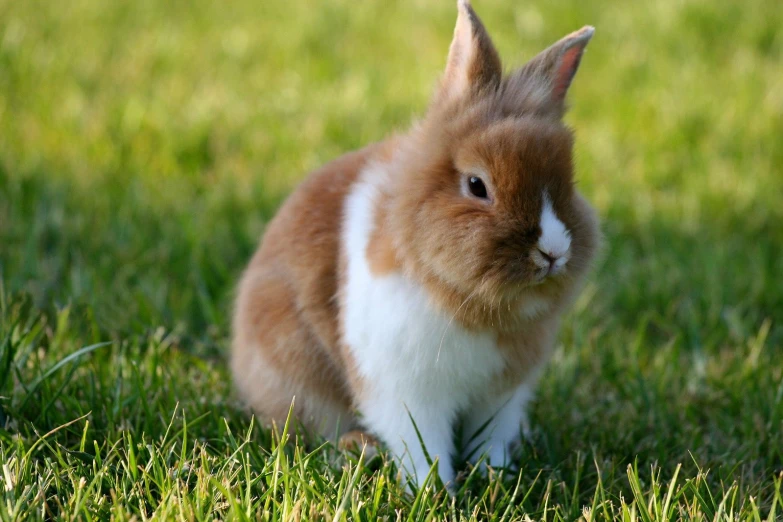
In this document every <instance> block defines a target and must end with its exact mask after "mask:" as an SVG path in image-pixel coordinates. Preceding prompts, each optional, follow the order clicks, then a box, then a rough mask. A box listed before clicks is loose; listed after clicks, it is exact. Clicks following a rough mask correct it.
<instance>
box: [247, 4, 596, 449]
mask: <svg viewBox="0 0 783 522" xmlns="http://www.w3.org/2000/svg"><path fill="white" fill-rule="evenodd" d="M460 6H461V13H460V18H459V20H458V22H457V28H456V30H455V38H454V42H453V43H452V45H451V49H450V55H449V60H448V63H447V67H446V73H445V74H444V78H443V81H442V83H441V87H440V88H439V89H438V91H437V94H436V97H435V99H434V100H433V103H432V104H431V107H430V110H429V112H428V113H427V115H426V116H425V118H424V119H423V120H422V122H421V123H420V124H419V125H417V126H416V127H415V128H414V129H412V130H411V131H410V132H409V133H408V134H406V135H404V136H401V137H398V138H395V139H393V140H389V141H386V142H382V143H380V144H376V145H371V146H369V147H367V148H365V149H362V150H360V151H357V152H352V153H349V154H347V155H345V156H343V157H341V158H339V159H337V160H335V161H333V162H332V163H329V164H328V165H326V166H325V167H323V168H321V169H320V170H318V171H316V172H314V173H313V174H312V175H311V176H310V177H309V178H308V179H307V180H306V181H305V182H304V183H302V185H301V186H300V187H299V188H298V189H297V190H296V191H295V192H294V193H293V194H292V195H291V197H290V198H289V199H288V201H287V202H286V203H285V204H284V205H283V207H282V208H281V209H280V211H279V212H278V214H277V216H276V217H275V219H274V220H273V221H272V222H271V223H270V225H269V227H268V229H267V231H266V234H265V237H264V239H263V242H262V244H261V246H260V248H259V250H258V252H256V254H255V256H254V257H253V260H252V261H251V263H250V266H249V267H248V269H247V270H246V272H245V274H244V276H243V277H242V281H241V282H240V286H239V294H238V298H237V301H236V311H235V316H234V342H233V352H232V369H233V372H234V376H235V379H236V383H237V386H238V388H239V391H240V393H241V394H242V395H243V397H245V399H246V400H247V401H248V402H249V403H250V406H251V407H252V408H253V409H254V410H255V411H256V412H257V413H258V414H259V415H260V416H262V418H263V419H264V420H266V421H277V422H278V423H280V422H283V421H284V419H285V416H286V414H287V412H288V407H289V406H290V402H291V398H292V396H293V395H296V397H297V399H296V410H295V412H296V415H297V417H298V418H300V419H301V420H303V421H305V422H306V423H307V424H309V425H310V426H311V427H314V428H316V429H319V430H321V432H323V433H325V434H332V433H333V432H334V430H335V429H337V423H338V421H339V423H340V428H341V429H348V428H350V427H351V426H353V425H354V423H355V419H354V416H353V414H352V407H353V405H354V404H355V402H354V401H355V398H356V397H358V396H360V394H361V393H362V382H361V378H360V377H359V376H358V374H357V372H356V370H355V368H354V363H353V361H352V359H351V356H350V351H349V350H348V348H347V347H346V346H344V343H342V341H341V333H340V321H339V317H340V311H341V302H342V300H343V299H344V297H343V296H342V294H341V292H340V288H341V286H342V283H341V281H342V280H343V278H344V267H345V263H346V260H345V252H343V251H342V249H341V242H340V238H341V236H340V234H341V227H342V224H341V223H342V221H341V220H342V217H343V212H344V201H345V199H346V196H347V195H348V194H349V192H350V191H351V189H352V188H353V186H354V185H355V183H356V182H357V179H358V178H359V176H360V173H361V172H362V170H363V169H364V167H366V166H367V165H368V164H369V163H370V162H372V163H383V164H384V165H385V168H386V170H387V171H388V172H389V180H390V181H389V182H388V183H385V184H380V185H379V189H380V190H381V197H380V198H379V201H378V207H377V209H376V210H377V211H376V214H375V222H374V224H373V230H372V234H371V238H370V242H369V244H368V247H367V253H366V256H367V259H368V262H369V264H370V267H371V271H372V272H373V273H374V274H375V275H378V276H380V275H385V274H389V273H394V272H398V273H401V274H403V275H404V276H406V277H408V278H410V279H412V280H414V281H416V282H418V283H419V284H420V285H422V286H423V287H424V288H425V289H426V290H427V292H428V293H429V295H430V296H431V299H432V302H433V304H434V305H435V306H438V307H440V308H441V309H442V310H443V312H444V313H446V314H448V315H449V316H452V317H454V319H455V321H457V323H458V324H460V325H462V326H463V327H465V328H468V329H471V330H481V331H491V332H494V333H495V334H496V335H497V339H498V345H499V347H500V348H501V349H502V350H503V351H504V354H505V356H506V361H507V368H506V370H505V371H504V373H503V375H502V376H499V377H500V378H499V379H498V389H499V391H503V390H505V389H508V388H509V387H512V386H515V385H517V384H518V383H519V382H521V381H522V380H523V379H524V378H525V377H526V376H527V375H528V374H529V372H531V371H533V369H535V368H537V367H539V366H540V364H541V362H542V361H544V360H545V359H546V358H547V356H548V354H549V351H550V349H551V346H552V344H553V342H554V339H555V335H556V331H557V327H558V322H559V317H560V315H561V313H562V311H563V310H564V308H565V307H566V306H567V305H568V304H569V303H570V301H571V300H572V298H573V297H574V296H575V294H576V291H577V290H578V286H579V283H580V282H581V280H582V279H583V278H584V274H585V272H586V270H587V268H588V266H589V262H590V260H591V259H592V257H593V255H594V252H595V250H596V247H597V243H598V241H599V231H598V224H597V219H596V217H595V215H594V213H593V211H592V210H591V209H590V207H589V206H588V205H587V203H586V202H585V201H584V200H583V199H582V198H581V196H580V195H579V194H578V193H577V192H576V190H575V188H574V181H573V165H572V147H573V137H572V134H571V132H570V130H569V129H567V128H566V127H565V125H564V124H563V123H562V122H561V116H562V114H563V112H564V110H565V107H564V99H565V93H566V90H567V89H568V86H569V85H570V82H571V79H572V78H573V75H574V73H575V71H576V67H577V66H578V64H579V60H580V59H581V56H582V51H583V50H584V46H585V45H586V43H587V41H588V40H589V38H590V36H591V35H592V30H589V29H583V30H582V31H578V32H576V33H573V34H571V35H569V36H567V37H566V38H564V39H563V40H561V41H560V42H558V43H556V44H555V45H553V46H552V47H550V48H548V49H547V50H545V51H544V52H542V53H541V54H540V55H538V56H537V57H536V58H534V59H533V60H531V62H529V63H528V64H527V65H526V66H525V67H523V68H522V69H520V70H519V71H516V72H513V73H512V74H511V75H509V76H507V77H505V78H504V77H503V76H502V68H501V63H500V59H499V58H498V56H497V52H496V51H495V49H494V46H493V45H492V42H491V40H490V39H489V36H488V34H487V33H486V30H485V29H484V26H483V25H482V24H481V22H480V20H479V19H478V16H477V15H476V14H475V12H474V11H473V10H472V8H470V6H469V5H467V3H466V2H461V4H460ZM477 169H478V170H480V171H481V172H483V173H484V175H485V176H486V177H485V181H486V183H487V189H488V191H489V195H490V197H489V200H488V201H484V200H479V199H477V198H472V197H468V196H466V195H465V193H464V192H463V187H464V183H465V180H466V176H467V175H470V174H473V173H475V172H474V171H476V170H477ZM379 183H380V182H379ZM544 191H546V192H547V193H548V194H549V197H550V198H551V201H552V204H553V207H554V209H555V211H556V214H557V215H558V217H559V218H560V219H561V220H562V221H563V222H564V224H565V225H566V227H567V228H568V229H569V230H570V232H571V236H572V241H571V259H570V261H569V262H568V264H567V265H566V269H565V270H564V272H563V273H561V274H558V275H556V276H553V277H549V278H547V279H545V280H544V281H543V282H537V281H536V280H535V275H536V270H537V267H536V265H535V264H534V262H533V260H532V258H531V255H532V252H533V251H534V250H535V249H536V243H537V241H538V239H539V237H540V235H541V229H540V227H539V217H540V215H541V209H542V205H543V199H542V193H543V192H544ZM542 302H543V303H545V306H544V307H543V308H542V309H541V310H540V311H537V310H533V309H532V308H531V311H530V312H529V313H521V310H523V309H524V308H525V307H526V306H527V307H533V306H534V305H536V304H537V303H542ZM338 418H339V419H338ZM330 430H332V431H331V432H330Z"/></svg>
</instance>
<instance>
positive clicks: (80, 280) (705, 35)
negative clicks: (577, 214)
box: [0, 0, 783, 521]
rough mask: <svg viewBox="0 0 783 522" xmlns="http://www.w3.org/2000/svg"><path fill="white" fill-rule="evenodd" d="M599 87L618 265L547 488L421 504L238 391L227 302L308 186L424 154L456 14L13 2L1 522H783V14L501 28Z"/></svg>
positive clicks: (574, 355)
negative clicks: (578, 39)
mask: <svg viewBox="0 0 783 522" xmlns="http://www.w3.org/2000/svg"><path fill="white" fill-rule="evenodd" d="M475 3H476V4H477V5H476V8H477V10H478V11H479V12H480V14H482V16H483V17H484V20H485V23H486V24H487V26H488V27H489V28H490V31H491V32H492V34H493V35H494V37H495V39H496V43H497V44H498V47H499V48H500V50H501V54H502V56H504V57H505V58H506V60H507V63H508V64H509V65H518V64H521V63H523V62H524V60H525V59H526V58H528V57H530V56H531V55H532V54H533V53H534V52H536V51H537V50H539V49H541V48H543V47H544V46H545V45H548V44H549V43H551V42H552V41H554V40H555V39H557V38H559V37H560V36H561V35H563V34H565V33H567V32H569V31H571V30H573V29H576V28H578V27H580V26H581V25H584V24H587V23H590V24H593V25H595V26H596V27H597V33H596V37H595V39H594V40H593V41H592V43H591V44H590V48H589V51H588V53H587V54H586V56H585V59H584V60H583V62H582V69H581V71H580V73H579V75H578V77H577V79H576V80H575V83H574V87H573V89H572V91H573V92H572V96H571V101H572V106H573V110H572V111H571V113H570V114H569V116H568V120H569V122H570V123H571V124H572V125H573V126H574V127H575V128H576V130H577V140H578V144H577V162H578V169H579V178H580V185H581V187H582V189H583V190H584V192H585V193H586V194H587V195H588V197H589V198H590V199H591V200H592V201H593V202H594V203H595V205H596V207H597V208H598V209H599V211H600V214H601V216H602V217H603V220H604V230H605V232H606V235H607V245H606V248H605V250H604V252H603V257H602V259H601V261H600V262H599V264H598V266H597V268H596V271H595V273H594V275H593V277H592V278H591V282H590V283H589V284H588V286H587V288H586V290H585V293H584V295H583V297H582V298H581V299H580V300H579V302H578V303H577V305H576V307H575V309H574V310H573V312H572V313H571V314H570V315H569V317H568V319H567V321H566V322H565V326H564V328H563V330H562V333H561V335H560V342H559V346H558V349H557V353H556V356H555V358H554V361H553V363H552V365H551V366H550V368H549V370H548V371H547V373H546V374H545V376H544V379H543V383H542V386H541V389H540V393H539V396H538V399H537V401H536V402H535V405H534V407H533V412H532V415H533V419H532V420H533V425H534V433H533V437H532V440H531V441H530V442H529V443H528V444H526V446H525V452H524V456H523V458H522V461H521V462H520V464H521V472H520V473H519V474H517V475H509V474H507V473H504V474H496V475H494V476H492V477H490V479H489V480H486V479H482V478H480V477H478V476H473V475H471V476H469V477H468V479H467V481H466V483H465V485H464V486H463V487H462V490H461V492H460V494H459V495H458V496H457V497H456V498H454V499H452V498H450V497H448V496H446V495H444V493H443V492H441V491H438V490H436V489H433V488H427V489H425V490H422V491H421V492H420V493H419V495H418V496H416V497H411V496H407V495H406V494H405V493H404V489H403V488H402V487H401V486H399V485H398V484H397V483H396V482H395V481H394V470H393V469H392V466H391V464H389V463H388V462H386V461H383V460H378V459H376V460H374V461H371V462H369V463H361V462H359V461H358V460H357V458H356V457H355V456H344V455H341V454H340V453H338V452H337V451H336V450H334V449H333V448H329V447H322V448H317V449H316V448H307V449H306V448H302V447H300V446H297V447H294V446H293V445H288V446H280V445H278V444H276V442H275V441H276V440H279V439H277V438H275V437H273V436H272V434H270V433H269V432H267V431H265V430H263V429H260V428H258V427H255V426H253V424H252V422H251V420H250V418H249V417H248V416H247V415H246V414H245V413H244V412H243V411H242V409H241V407H240V405H239V404H238V403H237V401H236V399H235V398H234V396H233V395H232V392H231V384H230V379H229V375H228V372H227V370H226V366H225V363H224V357H225V353H226V350H227V345H228V341H227V340H228V334H229V331H228V325H229V315H230V303H231V295H232V291H233V285H234V282H235V281H236V278H237V276H238V274H239V272H240V270H241V269H242V268H243V265H244V263H245V262H246V261H247V260H248V258H249V256H250V254H251V253H252V251H253V249H254V248H255V245H256V243H257V240H258V238H259V236H260V235H261V233H262V231H263V227H264V223H265V222H266V221H267V220H268V219H269V217H270V216H271V215H273V213H274V211H275V209H276V207H277V206H278V205H279V203H280V202H281V200H282V198H283V197H284V196H285V194H287V193H288V192H289V191H290V190H291V188H292V187H293V186H295V184H296V183H297V182H298V181H299V180H300V179H301V178H302V176H304V175H305V174H306V172H307V171H308V170H309V169H311V168H313V167H316V166H318V165H319V164H321V163H323V162H325V161H327V160H328V159H330V158H333V157H335V156H337V155H338V154H340V153H342V152H343V151H347V150H349V149H351V148H355V147H357V146H359V145H361V144H364V143H367V142H369V141H372V140H376V139H379V138H381V137H383V136H384V135H385V134H387V133H388V132H390V131H391V130H393V129H399V128H403V127H404V126H406V125H407V124H408V123H409V122H410V121H411V120H412V118H414V117H415V115H416V114H417V113H419V112H420V111H421V110H422V109H423V108H424V107H425V106H426V103H427V101H428V99H429V96H430V92H431V89H432V87H433V85H434V82H435V79H436V77H437V75H438V73H439V71H440V70H441V68H442V67H443V63H444V60H445V53H446V50H447V47H448V43H449V39H450V36H451V31H452V27H453V22H454V6H453V5H452V2H451V1H444V2H438V5H435V2H416V1H413V0H406V1H404V2H384V1H381V0H372V1H369V0H368V1H363V2H352V1H349V0H339V1H331V2H319V3H317V5H316V3H315V2H310V1H307V0H288V1H286V2H273V1H268V2H259V1H249V0H240V1H235V2H228V3H220V2H208V1H205V0H195V1H193V2H187V3H186V2H181V1H174V2H160V1H157V0H138V1H134V2H106V1H100V0H74V1H71V2H50V1H43V0H24V1H19V0H16V1H15V0H0V520H3V521H5V520H13V519H28V520H36V519H46V518H49V519H51V518H58V519H75V518H83V519H102V520H103V519H109V518H113V519H116V520H129V519H132V518H135V519H136V520H141V519H149V518H157V519H174V518H177V519H183V520H191V519H192V520H202V519H203V520H207V519H208V520H212V519H214V518H231V519H245V518H247V519H254V520H255V519H274V520H278V519H292V520H298V519H306V520H315V519H337V520H340V519H353V520H375V519H376V518H378V517H383V518H386V519H390V520H428V519H450V520H525V517H526V516H529V517H530V519H533V520H575V519H577V518H579V517H585V519H586V520H641V521H648V520H667V519H668V520H672V519H696V520H762V519H769V520H774V519H780V517H781V516H783V500H781V494H783V488H782V486H781V481H782V480H783V476H782V475H781V473H783V325H781V319H783V278H781V276H782V275H783V226H781V223H783V204H781V195H783V31H781V29H780V28H781V27H783V4H781V3H780V1H779V0H755V1H753V2H743V1H740V0H727V1H721V2H716V1H710V0H694V1H691V2H677V1H674V0H665V1H660V2H620V1H608V0H601V1H598V2H575V1H569V2H566V1H565V0H556V1H554V2H543V1H534V2H533V1H529V2H516V1H509V0H476V2H475Z"/></svg>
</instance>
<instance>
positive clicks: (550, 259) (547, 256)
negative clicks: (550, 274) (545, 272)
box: [538, 248, 560, 270]
mask: <svg viewBox="0 0 783 522" xmlns="http://www.w3.org/2000/svg"><path fill="white" fill-rule="evenodd" d="M538 251H539V252H540V253H541V255H542V256H543V258H544V261H546V262H547V263H549V269H550V270H551V269H552V267H553V266H555V263H556V262H557V260H558V259H560V256H558V255H555V254H553V253H552V252H551V251H546V250H541V249H540V248H539V249H538Z"/></svg>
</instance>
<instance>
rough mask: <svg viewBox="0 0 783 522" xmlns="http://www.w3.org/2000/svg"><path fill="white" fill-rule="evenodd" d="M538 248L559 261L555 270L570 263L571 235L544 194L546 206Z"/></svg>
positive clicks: (547, 196)
mask: <svg viewBox="0 0 783 522" xmlns="http://www.w3.org/2000/svg"><path fill="white" fill-rule="evenodd" d="M538 248H539V249H540V250H541V251H542V252H544V253H546V254H547V255H548V256H550V257H553V258H556V259H557V261H556V262H555V268H560V267H561V266H563V265H564V264H565V263H566V262H567V261H568V258H569V254H570V251H569V249H570V248H571V233H570V232H569V231H568V229H566V226H565V225H564V224H563V222H562V221H560V219H559V218H558V217H557V215H556V214H555V209H554V208H553V207H552V201H551V200H550V199H549V195H548V194H544V205H543V208H542V209H541V238H540V239H539V240H538Z"/></svg>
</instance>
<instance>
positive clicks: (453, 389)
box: [342, 166, 504, 415]
mask: <svg viewBox="0 0 783 522" xmlns="http://www.w3.org/2000/svg"><path fill="white" fill-rule="evenodd" d="M380 169H382V167H380V166H378V167H371V169H368V171H366V172H365V173H364V178H363V181H360V182H359V184H357V186H356V187H355V188H354V190H353V192H352V193H351V194H350V196H349V198H348V200H347V202H346V203H347V204H346V213H345V220H344V224H343V226H344V229H343V246H344V248H345V249H346V252H347V260H348V263H347V274H346V275H347V277H346V280H345V284H346V288H345V289H344V294H343V298H344V301H343V306H344V310H343V315H342V320H343V325H342V326H343V333H344V341H345V342H346V344H347V346H348V347H349V349H350V351H351V353H352V355H353V357H354V360H355V362H356V364H357V369H358V372H359V374H360V375H361V377H362V378H363V380H364V382H365V387H369V388H370V389H369V390H368V391H369V393H370V394H371V395H376V396H378V397H376V400H385V401H390V402H394V401H400V400H402V401H415V400H416V398H417V397H418V398H420V399H419V400H426V402H427V403H428V405H429V407H428V408H427V409H429V408H430V407H431V408H438V409H440V410H441V411H442V410H443V409H447V410H450V413H451V414H452V415H453V414H456V413H458V412H459V411H460V410H462V409H463V408H465V407H467V405H468V404H469V402H470V401H471V399H472V398H473V397H475V396H476V395H477V394H480V393H481V392H482V391H483V390H485V389H486V387H487V386H488V385H489V384H490V383H491V382H492V380H493V379H494V378H495V377H496V376H497V375H498V374H499V372H500V371H501V370H502V369H503V366H504V361H503V357H502V355H501V352H500V351H499V350H498V349H497V345H496V340H495V337H494V336H493V335H490V334H476V333H471V332H468V331H466V330H465V329H463V328H462V327H461V326H460V325H459V324H458V323H457V322H456V321H453V320H452V318H451V317H450V316H448V315H446V314H445V313H443V312H442V311H439V310H437V309H435V308H434V307H433V305H432V304H431V302H430V300H429V298H428V296H427V294H426V292H425V291H424V290H423V289H422V288H420V287H419V286H418V285H417V284H416V283H415V282H413V281H410V280H409V279H407V278H405V277H404V276H402V275H399V274H394V275H386V276H375V275H373V274H372V273H371V271H370V267H369V265H368V262H367V258H366V253H367V244H368V241H369V235H370V232H371V230H372V227H373V223H374V219H373V218H374V209H375V200H376V198H377V195H378V194H377V189H376V185H375V183H377V182H378V181H380V180H382V179H383V172H382V171H381V170H380ZM380 395H383V398H382V399H381V397H380ZM371 402H376V401H371ZM406 406H409V407H410V406H411V405H407V404H406ZM363 413H365V412H363ZM365 414H366V413H365Z"/></svg>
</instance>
